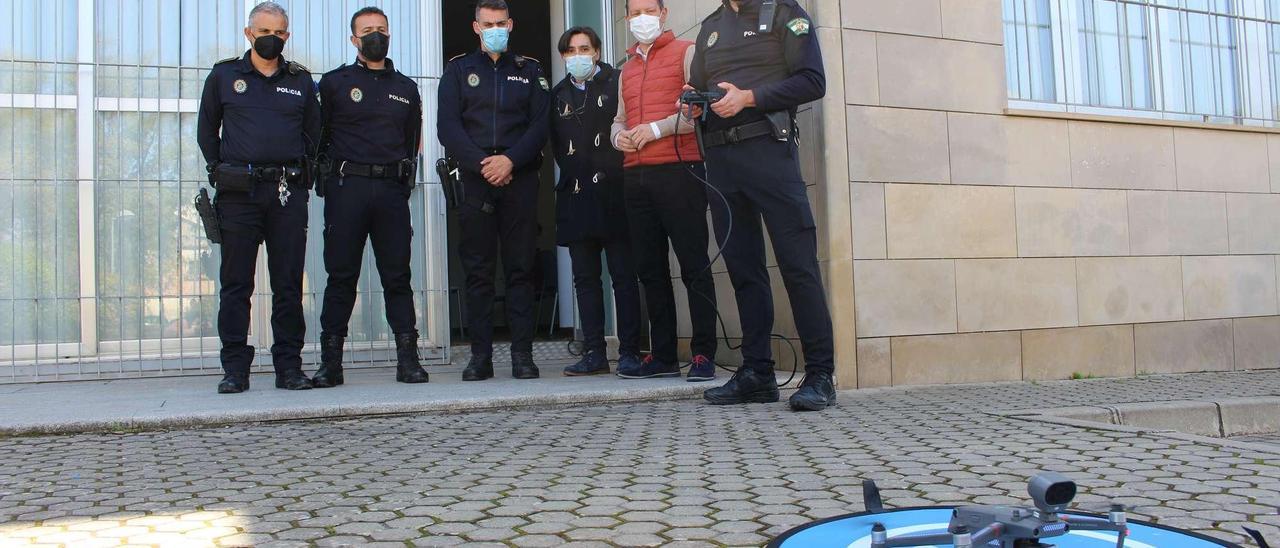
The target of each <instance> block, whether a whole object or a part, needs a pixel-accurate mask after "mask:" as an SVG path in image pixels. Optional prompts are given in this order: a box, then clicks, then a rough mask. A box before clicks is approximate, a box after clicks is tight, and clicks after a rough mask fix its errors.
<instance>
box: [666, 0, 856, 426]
mask: <svg viewBox="0 0 1280 548" xmlns="http://www.w3.org/2000/svg"><path fill="white" fill-rule="evenodd" d="M696 47H697V52H696V53H695V54H694V58H693V64H692V67H691V69H690V81H689V84H690V86H691V87H689V88H686V89H687V90H688V91H689V92H696V91H701V92H704V94H703V100H704V101H706V100H707V99H708V97H709V98H711V99H713V100H714V102H706V103H704V104H706V105H707V109H706V110H705V111H704V110H703V109H700V108H690V109H686V111H687V112H689V113H690V114H692V115H703V114H705V118H704V121H703V123H702V124H701V125H702V127H701V129H702V131H701V136H702V137H701V142H702V144H703V146H704V147H705V149H706V155H705V158H706V162H707V173H708V178H709V180H710V184H711V185H712V186H714V187H715V189H716V190H718V191H720V192H721V193H723V194H724V197H725V200H726V201H727V202H728V209H727V210H726V208H725V207H724V206H723V205H722V204H717V203H716V200H712V203H711V213H712V218H713V221H714V223H715V227H716V238H717V240H718V242H719V243H720V246H721V249H722V250H723V254H724V259H725V263H726V266H728V269H729V278H730V279H731V280H732V282H733V287H734V290H735V292H736V297H737V302H738V310H739V314H740V316H741V318H742V331H743V348H742V353H743V358H744V363H743V365H742V367H740V368H739V369H738V371H737V372H736V373H735V374H734V376H733V378H732V379H730V380H729V382H728V383H726V384H725V385H724V386H721V387H718V388H713V389H711V390H708V391H707V392H706V393H705V395H704V396H705V398H706V399H707V401H709V402H711V403H713V404H720V405H725V404H740V403H752V402H759V403H767V402H775V401H778V388H777V385H776V380H775V377H774V374H773V367H774V361H773V356H772V351H771V348H770V342H771V341H770V338H771V336H770V332H771V331H772V329H773V295H772V291H771V288H770V282H769V271H768V269H767V268H766V265H765V252H764V235H763V231H762V230H761V221H762V220H763V222H764V228H766V229H768V231H769V237H770V238H771V239H772V241H773V249H774V254H775V255H776V256H777V259H778V267H779V270H780V271H781V274H782V281H783V284H784V285H785V286H786V288H787V294H788V296H789V297H790V299H791V309H792V311H793V313H794V317H795V321H796V328H797V331H798V332H799V335H800V341H801V344H802V345H803V349H804V359H805V380H804V382H803V383H802V385H801V388H800V390H799V391H798V392H796V393H795V394H794V395H793V396H792V397H791V400H790V405H791V408H792V409H794V410H798V411H799V410H803V411H817V410H821V409H825V408H827V407H828V406H831V405H834V404H835V400H836V394H835V388H834V385H833V382H832V373H833V372H834V356H833V353H834V352H833V342H832V331H831V314H830V312H829V310H828V308H827V299H826V292H825V290H824V288H823V284H822V275H821V273H820V272H819V270H818V250H817V232H816V226H815V224H814V218H813V212H812V210H811V208H810V206H809V198H808V195H807V194H806V185H805V182H804V179H803V178H802V177H801V175H800V162H799V150H798V142H797V140H796V124H795V115H796V111H797V109H798V108H799V107H800V105H803V104H805V103H808V102H811V101H816V100H818V99H821V98H822V97H823V95H825V94H826V75H825V73H824V71H823V68H822V53H821V51H820V50H819V48H818V38H817V36H816V35H815V33H814V32H813V29H812V20H811V19H810V18H809V14H808V13H806V12H805V10H804V8H802V7H800V5H799V4H797V3H796V1H795V0H723V5H721V6H720V8H719V9H717V10H716V11H715V13H712V14H711V15H710V16H709V17H707V18H706V19H705V20H704V21H703V22H702V30H701V32H700V33H699V35H698V40H697V42H696ZM705 92H710V93H705ZM721 94H723V96H722V97H718V96H719V95H721ZM690 95H698V94H697V93H686V95H685V97H686V98H688V97H689V96H690ZM697 102H698V101H696V100H692V101H686V103H687V104H695V103H697ZM730 228H731V230H730Z"/></svg>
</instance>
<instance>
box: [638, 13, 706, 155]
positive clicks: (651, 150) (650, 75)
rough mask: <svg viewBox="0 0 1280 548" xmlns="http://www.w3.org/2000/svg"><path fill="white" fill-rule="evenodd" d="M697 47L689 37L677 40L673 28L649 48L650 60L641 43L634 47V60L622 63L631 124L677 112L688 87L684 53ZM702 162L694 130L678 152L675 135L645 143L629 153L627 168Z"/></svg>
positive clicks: (682, 142)
mask: <svg viewBox="0 0 1280 548" xmlns="http://www.w3.org/2000/svg"><path fill="white" fill-rule="evenodd" d="M692 46H693V42H690V41H688V40H677V39H676V35H675V34H674V33H672V32H671V31H666V32H664V33H662V36H659V37H658V40H657V41H656V42H654V43H653V47H651V48H649V56H648V59H645V58H644V57H642V56H640V53H639V52H638V51H637V49H638V48H639V45H638V44H637V45H635V46H632V47H631V50H630V51H629V53H631V60H630V61H627V63H626V64H625V65H623V66H622V98H623V100H624V101H625V102H626V105H627V127H628V128H634V127H636V126H639V125H640V124H647V123H649V122H656V121H658V120H661V119H663V118H666V117H668V116H671V115H672V114H675V113H676V110H677V108H676V101H677V100H679V99H680V93H681V92H682V91H683V89H684V84H685V79H684V56H685V52H686V51H688V49H689V48H690V47H692ZM681 160H683V161H685V162H701V161H702V155H701V154H699V153H698V140H697V138H696V137H694V136H693V134H692V133H687V134H684V135H681V136H680V153H679V154H676V138H675V136H674V135H663V136H662V138H661V139H658V140H657V141H654V142H652V143H649V144H648V145H645V147H644V148H642V149H640V151H639V152H628V153H626V155H625V158H624V160H623V165H624V166H626V167H636V166H655V165H662V164H674V163H676V162H680V161H681Z"/></svg>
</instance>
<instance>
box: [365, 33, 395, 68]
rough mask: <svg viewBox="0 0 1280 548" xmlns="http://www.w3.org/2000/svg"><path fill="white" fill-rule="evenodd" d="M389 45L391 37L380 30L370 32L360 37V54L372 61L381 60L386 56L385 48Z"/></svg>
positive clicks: (377, 61)
mask: <svg viewBox="0 0 1280 548" xmlns="http://www.w3.org/2000/svg"><path fill="white" fill-rule="evenodd" d="M389 47H391V37H390V36H387V35H385V34H382V33H381V32H371V33H369V34H366V35H364V36H361V37H360V55H362V56H364V59H365V60H366V61H369V62H372V63H379V62H382V60H383V59H386V58H387V48H389Z"/></svg>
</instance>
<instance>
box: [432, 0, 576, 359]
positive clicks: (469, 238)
mask: <svg viewBox="0 0 1280 548" xmlns="http://www.w3.org/2000/svg"><path fill="white" fill-rule="evenodd" d="M513 27H514V23H513V22H512V20H511V16H510V10H509V9H508V8H507V3H506V2H504V1H502V0H480V1H479V2H477V4H476V21H475V22H474V23H473V24H472V30H474V31H475V33H476V34H477V35H478V36H480V43H481V47H480V50H478V51H476V52H473V53H469V54H466V55H460V56H458V57H455V58H453V59H452V60H450V61H449V63H448V65H447V66H446V67H445V70H444V76H442V77H441V79H440V112H439V118H440V119H439V134H440V142H441V143H442V144H444V147H445V149H446V150H447V151H448V154H449V155H450V156H451V157H452V158H453V160H455V161H456V162H457V163H458V165H459V167H460V168H461V169H460V171H461V173H462V179H463V185H464V188H465V196H466V198H465V200H464V203H463V204H462V205H461V207H460V209H459V210H458V221H459V223H458V224H459V226H460V229H461V231H462V241H461V245H460V247H459V251H458V255H459V259H460V260H461V261H462V266H463V269H464V270H465V271H466V274H467V314H468V316H469V320H470V322H469V323H470V326H469V328H470V330H471V331H470V332H471V339H472V340H471V363H470V364H468V365H467V368H466V370H465V371H463V374H462V379H463V380H465V381H479V380H484V379H488V378H492V377H493V322H492V314H493V296H494V268H495V265H496V262H497V259H498V246H499V245H501V247H502V266H503V268H504V270H505V271H506V288H507V296H506V308H507V319H508V322H509V324H510V326H511V375H512V376H513V377H515V378H517V379H532V378H537V377H538V367H537V366H536V365H535V364H534V363H533V321H534V318H533V260H534V253H535V246H536V236H537V232H538V226H537V218H536V216H537V209H538V168H539V167H540V166H541V158H542V156H541V155H542V148H543V147H544V146H546V144H547V131H548V129H547V123H548V122H547V118H548V114H549V111H550V106H549V99H550V93H549V92H550V86H549V84H548V83H547V80H546V78H545V77H543V73H542V67H540V66H539V65H538V62H537V61H534V60H533V59H530V58H528V57H521V56H519V55H514V54H512V53H510V52H508V51H507V42H508V38H509V36H510V33H511V29H512V28H513Z"/></svg>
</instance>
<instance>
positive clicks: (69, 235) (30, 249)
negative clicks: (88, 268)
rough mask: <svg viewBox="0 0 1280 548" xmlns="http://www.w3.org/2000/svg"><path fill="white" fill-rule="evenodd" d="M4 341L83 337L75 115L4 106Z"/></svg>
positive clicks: (0, 113) (0, 278) (0, 121)
mask: <svg viewBox="0 0 1280 548" xmlns="http://www.w3.org/2000/svg"><path fill="white" fill-rule="evenodd" d="M0 128H3V129H0V151H4V152H3V153H0V173H2V174H4V175H0V204H3V205H0V345H6V346H7V345H14V344H34V343H54V342H78V341H79V340H80V332H79V326H80V302H79V295H80V274H79V272H80V270H79V253H80V249H79V234H78V226H79V225H78V216H77V209H78V207H79V200H78V194H77V182H76V181H75V180H74V178H73V177H74V175H75V165H76V162H75V158H76V152H75V142H76V127H75V112H74V111H69V110H52V109H50V110H33V109H0Z"/></svg>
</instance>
